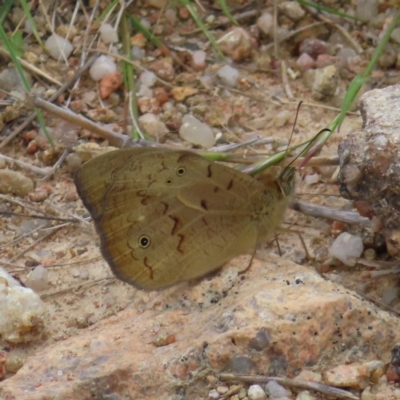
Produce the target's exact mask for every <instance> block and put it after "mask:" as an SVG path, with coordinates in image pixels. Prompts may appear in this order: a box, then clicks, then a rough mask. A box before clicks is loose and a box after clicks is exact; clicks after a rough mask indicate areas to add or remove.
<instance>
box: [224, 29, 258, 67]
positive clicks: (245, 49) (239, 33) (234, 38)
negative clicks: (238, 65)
mask: <svg viewBox="0 0 400 400" xmlns="http://www.w3.org/2000/svg"><path fill="white" fill-rule="evenodd" d="M217 43H218V45H219V47H220V49H221V51H222V52H223V53H224V54H226V55H227V56H229V57H231V58H232V60H234V61H242V60H244V59H246V58H248V57H250V56H251V53H252V50H253V39H252V38H251V36H250V34H249V33H248V32H247V31H246V30H244V29H243V28H240V27H235V28H233V29H232V30H231V31H229V32H228V33H226V34H225V35H224V36H222V37H221V38H220V39H219V40H218V42H217Z"/></svg>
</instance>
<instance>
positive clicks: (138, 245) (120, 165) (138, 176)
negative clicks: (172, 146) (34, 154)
mask: <svg viewBox="0 0 400 400" xmlns="http://www.w3.org/2000/svg"><path fill="white" fill-rule="evenodd" d="M75 183H76V186H77V190H78V194H79V196H80V197H81V198H82V200H83V203H84V205H85V206H86V208H87V209H88V210H89V212H90V213H91V215H92V218H93V220H94V223H95V226H96V230H97V232H98V234H99V235H100V239H101V251H102V254H103V256H104V258H105V259H106V260H107V262H108V263H109V265H110V267H111V269H112V271H113V273H114V274H115V275H116V276H117V277H118V278H120V279H121V280H123V281H126V282H128V283H130V284H132V285H133V286H136V287H138V288H141V289H147V290H153V289H161V288H164V287H167V286H171V285H173V284H175V283H177V282H180V281H185V280H189V279H193V278H197V277H201V276H203V275H205V274H207V273H209V272H211V271H213V270H215V269H217V268H218V267H220V266H221V265H222V264H223V263H224V262H226V261H227V260H229V259H230V258H232V257H234V256H236V255H239V254H242V253H245V252H247V251H249V250H254V249H255V246H256V245H257V243H258V242H260V241H262V240H265V239H268V238H270V237H272V236H273V235H274V234H275V232H276V230H277V228H278V227H279V225H280V223H281V220H282V218H283V215H284V212H285V209H286V207H287V203H288V199H287V196H286V195H285V193H284V192H283V191H282V188H281V185H280V182H279V181H272V182H269V183H267V184H265V183H262V182H261V181H259V180H257V179H255V178H253V177H251V176H249V175H247V174H244V173H242V172H240V171H237V170H234V169H232V168H229V167H227V166H225V165H221V164H217V163H215V162H213V161H209V160H206V159H205V158H203V157H201V156H199V155H196V154H194V153H191V152H188V151H171V150H166V149H156V148H130V149H121V150H116V151H113V152H110V153H107V154H104V155H101V156H99V157H96V158H94V159H93V160H91V161H89V162H88V163H86V164H85V165H84V166H83V167H82V168H81V170H80V171H79V172H78V174H77V176H76V179H75Z"/></svg>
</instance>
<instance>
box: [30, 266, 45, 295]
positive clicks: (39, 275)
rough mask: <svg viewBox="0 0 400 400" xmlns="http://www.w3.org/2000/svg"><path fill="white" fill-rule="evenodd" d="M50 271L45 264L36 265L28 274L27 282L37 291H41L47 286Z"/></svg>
mask: <svg viewBox="0 0 400 400" xmlns="http://www.w3.org/2000/svg"><path fill="white" fill-rule="evenodd" d="M48 279H49V272H48V271H47V269H46V268H45V267H44V266H43V265H38V266H37V267H35V268H34V269H33V270H32V271H31V272H30V273H29V275H28V277H27V280H26V284H27V286H28V287H30V288H31V289H32V290H34V291H35V292H40V291H42V290H44V289H46V288H47V286H48Z"/></svg>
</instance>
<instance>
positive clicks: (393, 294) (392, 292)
mask: <svg viewBox="0 0 400 400" xmlns="http://www.w3.org/2000/svg"><path fill="white" fill-rule="evenodd" d="M398 298H399V289H398V288H397V287H389V288H386V289H385V290H384V291H383V292H382V300H383V302H384V303H385V304H387V305H391V304H392V303H393V302H394V301H395V300H397V299H398Z"/></svg>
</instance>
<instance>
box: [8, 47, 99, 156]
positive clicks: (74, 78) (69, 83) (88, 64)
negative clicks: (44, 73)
mask: <svg viewBox="0 0 400 400" xmlns="http://www.w3.org/2000/svg"><path fill="white" fill-rule="evenodd" d="M97 58H98V55H94V56H92V57H90V59H89V60H88V61H87V62H86V64H85V65H84V66H82V67H80V68H78V70H77V71H76V72H75V74H74V75H73V76H71V78H69V79H68V80H67V82H65V83H64V85H62V86H61V87H60V88H59V89H58V90H57V92H55V93H54V94H53V95H52V96H51V97H50V98H49V100H48V101H50V102H52V101H54V100H56V99H57V98H58V97H59V96H60V95H61V94H63V93H64V92H65V91H66V90H67V89H68V88H69V87H70V86H72V85H73V84H74V83H75V82H76V81H77V80H78V79H79V78H80V77H81V75H82V74H83V73H84V72H85V71H86V70H87V69H88V68H90V67H91V66H92V64H93V63H94V62H95V61H96V60H97ZM35 118H36V114H35V113H34V112H33V113H32V114H31V115H30V116H29V117H28V118H26V119H25V121H24V122H23V123H22V124H21V125H20V126H19V127H18V128H17V129H15V130H14V131H13V133H12V134H11V135H10V136H8V137H7V138H6V139H4V140H3V141H2V142H1V143H0V149H2V148H3V147H5V146H7V144H8V143H10V142H11V141H12V140H13V139H14V138H15V137H16V136H17V135H18V134H19V133H20V132H22V131H23V130H24V129H25V128H26V127H28V125H29V124H30V123H31V122H32V121H33V120H34V119H35Z"/></svg>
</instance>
